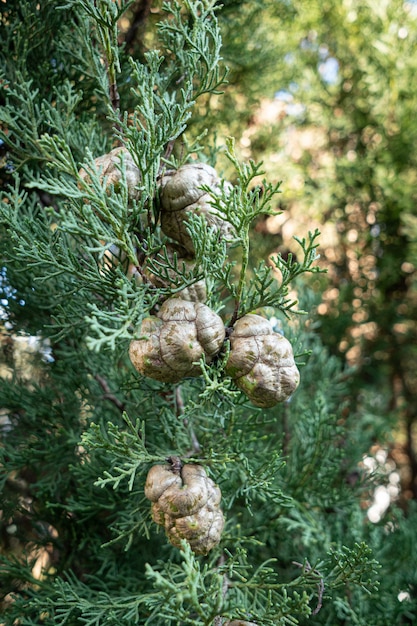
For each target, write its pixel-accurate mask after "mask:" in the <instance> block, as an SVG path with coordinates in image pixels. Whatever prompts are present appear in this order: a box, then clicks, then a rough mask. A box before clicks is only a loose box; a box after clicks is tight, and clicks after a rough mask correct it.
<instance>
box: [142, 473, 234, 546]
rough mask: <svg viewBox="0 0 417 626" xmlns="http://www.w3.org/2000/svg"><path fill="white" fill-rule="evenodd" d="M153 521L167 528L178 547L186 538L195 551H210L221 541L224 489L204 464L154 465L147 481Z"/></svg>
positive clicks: (147, 494)
mask: <svg viewBox="0 0 417 626" xmlns="http://www.w3.org/2000/svg"><path fill="white" fill-rule="evenodd" d="M145 496H146V497H147V498H148V500H150V501H151V502H152V505H151V514H152V519H153V520H154V522H155V523H156V524H158V525H160V526H163V527H164V528H165V532H166V535H167V537H168V540H169V541H170V543H172V544H173V545H174V546H176V547H180V546H181V541H182V540H184V539H185V540H186V541H187V542H188V543H189V544H190V547H191V549H192V550H193V552H195V553H196V554H207V553H208V552H209V551H210V550H211V549H212V548H214V547H215V546H216V545H217V544H218V543H219V541H220V538H221V534H222V531H223V526H224V517H223V513H222V511H221V509H220V500H221V492H220V489H219V488H218V487H217V485H216V484H215V483H214V482H213V481H212V480H211V478H209V477H208V476H207V474H206V472H205V470H204V468H203V467H202V466H201V465H194V464H188V465H184V466H182V464H181V463H180V464H179V465H178V466H176V467H174V466H173V465H172V464H170V465H154V466H153V467H151V469H150V470H149V473H148V476H147V478H146V483H145Z"/></svg>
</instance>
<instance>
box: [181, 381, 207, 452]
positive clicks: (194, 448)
mask: <svg viewBox="0 0 417 626" xmlns="http://www.w3.org/2000/svg"><path fill="white" fill-rule="evenodd" d="M175 404H176V409H177V417H179V416H180V415H183V413H184V400H183V399H182V393H181V387H180V386H178V387H177V388H176V389H175ZM184 426H188V430H189V433H190V438H191V450H190V451H189V452H188V453H187V455H186V456H187V457H190V456H196V455H198V454H200V452H201V446H200V442H199V441H198V439H197V435H196V434H195V432H194V429H193V427H192V426H190V423H189V421H188V419H187V418H184Z"/></svg>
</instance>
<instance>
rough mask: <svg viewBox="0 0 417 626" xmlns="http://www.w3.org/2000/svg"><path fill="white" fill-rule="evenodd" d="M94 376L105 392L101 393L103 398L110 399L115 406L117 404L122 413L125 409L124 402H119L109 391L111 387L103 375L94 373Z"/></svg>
mask: <svg viewBox="0 0 417 626" xmlns="http://www.w3.org/2000/svg"><path fill="white" fill-rule="evenodd" d="M94 378H95V379H96V381H97V382H98V384H99V385H100V387H101V388H102V389H103V391H104V392H105V393H104V395H103V398H104V399H105V400H110V402H112V403H113V404H114V405H115V406H117V408H118V409H119V411H121V412H122V413H123V411H124V410H125V404H124V402H121V401H120V400H119V399H118V398H116V396H115V395H114V394H113V393H112V392H111V389H110V387H109V385H108V383H107V381H106V379H105V378H103V376H100V374H95V376H94Z"/></svg>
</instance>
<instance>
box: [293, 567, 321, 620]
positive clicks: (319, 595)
mask: <svg viewBox="0 0 417 626" xmlns="http://www.w3.org/2000/svg"><path fill="white" fill-rule="evenodd" d="M292 563H293V565H296V566H297V567H301V568H302V569H303V570H304V572H306V574H309V573H310V572H313V574H315V575H316V576H318V578H319V582H318V583H317V596H318V598H317V606H316V608H315V609H314V611H313V612H312V615H317V613H318V612H319V611H320V609H321V608H322V607H323V594H324V582H323V577H322V575H321V574H320V572H319V571H317V570H316V569H314V570H313V568H312V567H311V565H310V563H309V562H308V561H306V562H305V563H304V565H303V564H302V563H298V562H297V561H293V562H292Z"/></svg>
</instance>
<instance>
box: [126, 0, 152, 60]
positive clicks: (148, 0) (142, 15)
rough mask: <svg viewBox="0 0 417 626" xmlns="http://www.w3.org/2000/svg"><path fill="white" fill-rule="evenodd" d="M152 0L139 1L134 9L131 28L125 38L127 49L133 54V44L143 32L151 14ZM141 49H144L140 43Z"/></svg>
mask: <svg viewBox="0 0 417 626" xmlns="http://www.w3.org/2000/svg"><path fill="white" fill-rule="evenodd" d="M151 6H152V0H139V2H137V3H136V5H135V7H134V9H133V16H132V18H131V22H130V26H129V28H128V30H127V31H126V34H125V35H124V37H123V40H124V42H125V44H126V48H127V49H128V51H129V52H132V48H133V44H134V42H135V39H136V38H137V34H138V31H139V30H143V29H144V27H145V24H146V21H147V19H148V17H149V14H150V12H151ZM140 47H142V45H141V42H140Z"/></svg>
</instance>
